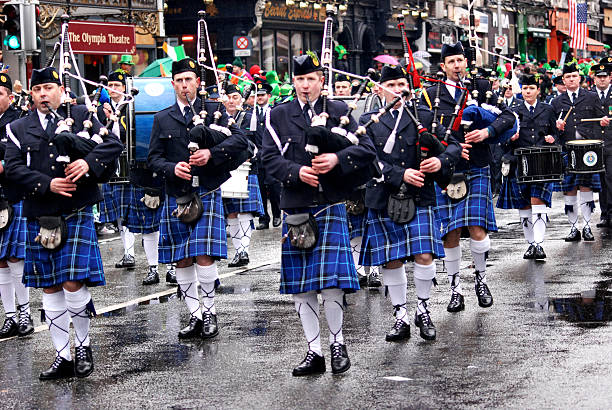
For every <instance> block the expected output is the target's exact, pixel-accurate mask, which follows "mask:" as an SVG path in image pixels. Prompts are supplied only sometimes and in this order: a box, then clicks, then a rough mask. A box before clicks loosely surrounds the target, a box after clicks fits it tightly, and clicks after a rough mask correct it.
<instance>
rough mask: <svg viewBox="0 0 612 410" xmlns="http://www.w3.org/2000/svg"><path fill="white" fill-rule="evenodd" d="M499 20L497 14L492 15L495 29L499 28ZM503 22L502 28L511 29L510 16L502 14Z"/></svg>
mask: <svg viewBox="0 0 612 410" xmlns="http://www.w3.org/2000/svg"><path fill="white" fill-rule="evenodd" d="M497 20H498V18H497V13H493V15H492V21H493V27H499V26H498V24H497ZM501 21H502V28H505V29H510V16H509V15H508V14H507V13H502V16H501Z"/></svg>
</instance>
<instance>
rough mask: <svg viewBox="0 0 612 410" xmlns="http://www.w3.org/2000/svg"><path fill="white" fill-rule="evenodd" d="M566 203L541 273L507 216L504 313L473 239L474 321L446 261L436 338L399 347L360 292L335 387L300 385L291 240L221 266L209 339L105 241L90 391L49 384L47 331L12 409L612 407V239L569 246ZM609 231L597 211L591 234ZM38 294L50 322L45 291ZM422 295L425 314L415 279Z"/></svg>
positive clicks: (266, 238) (39, 336) (500, 264)
mask: <svg viewBox="0 0 612 410" xmlns="http://www.w3.org/2000/svg"><path fill="white" fill-rule="evenodd" d="M554 204H555V205H556V207H555V209H554V210H553V212H552V213H551V223H550V224H549V228H548V231H547V235H546V236H547V241H546V243H545V250H546V253H547V254H548V259H547V260H546V262H543V263H540V262H538V263H536V262H532V261H525V260H523V259H522V254H523V252H524V251H525V249H526V246H525V245H524V241H523V237H522V231H521V228H520V225H519V224H518V223H516V222H517V221H518V215H517V212H516V211H499V210H498V212H497V218H498V225H499V226H500V232H499V233H497V234H494V235H492V239H493V241H492V243H493V248H492V250H491V252H490V259H489V261H488V263H489V265H490V266H489V267H488V275H487V277H488V281H489V285H490V287H491V289H492V293H493V295H494V298H495V304H494V305H493V307H491V308H489V309H482V308H479V307H478V305H477V303H476V298H475V295H474V292H473V279H472V274H471V270H470V268H469V264H470V263H471V262H470V255H469V251H465V249H466V247H467V246H468V243H466V242H464V244H463V246H464V252H463V258H464V260H463V263H462V268H463V269H462V277H463V288H464V290H465V294H466V310H465V311H464V312H461V313H457V314H451V313H448V312H446V304H447V302H448V296H449V293H448V281H447V278H446V274H445V273H444V272H441V265H439V269H438V270H439V272H438V280H439V282H440V286H439V287H438V288H437V289H435V290H434V292H433V295H432V299H431V302H432V303H431V310H432V317H433V320H434V323H435V324H436V326H437V329H438V338H437V340H436V341H435V342H425V341H423V340H421V339H420V338H419V336H418V329H417V330H416V331H415V326H412V338H411V339H410V340H409V341H407V342H405V343H393V344H392V343H387V342H385V341H384V335H385V332H386V331H387V330H388V328H389V327H390V326H391V325H392V323H393V320H392V317H391V313H392V312H391V311H392V309H391V306H390V302H389V301H388V300H386V299H385V298H384V292H383V291H382V290H380V291H378V290H377V291H370V290H364V291H360V292H358V293H356V294H354V295H350V296H349V297H348V302H349V304H350V306H349V308H348V310H347V313H346V316H345V318H346V321H345V329H344V334H345V339H346V341H347V346H348V351H349V355H350V357H351V360H352V363H353V366H352V368H351V369H350V370H349V371H348V372H347V373H345V374H343V375H334V376H332V374H331V371H330V369H329V364H328V372H327V373H326V374H324V375H320V376H313V377H307V378H294V377H292V376H291V369H292V368H293V366H295V365H296V364H297V363H299V362H300V360H301V359H302V357H303V355H304V354H305V351H306V343H305V341H304V337H303V333H302V330H301V326H300V323H299V321H298V319H297V316H296V314H295V312H294V309H293V303H292V301H291V298H290V297H288V296H283V295H279V294H278V277H279V268H280V264H279V262H280V245H279V241H278V238H279V237H280V232H279V230H278V229H274V230H269V231H258V232H255V233H254V236H253V245H252V248H253V249H252V250H251V261H252V262H251V265H250V266H251V267H257V266H259V267H257V268H256V269H253V270H249V271H246V272H240V271H239V270H235V269H229V268H227V266H226V262H224V263H222V265H221V274H222V277H223V279H222V288H221V289H220V291H219V293H218V298H217V302H216V303H217V310H218V314H219V322H220V325H221V330H220V334H219V336H218V337H217V338H215V339H213V340H211V341H207V342H200V341H194V342H181V341H179V340H178V338H177V332H178V330H179V329H180V327H181V325H182V324H184V323H185V322H186V320H187V315H188V312H187V309H186V307H185V305H184V303H183V302H182V301H179V300H177V299H176V298H175V297H174V295H173V294H172V293H173V288H172V287H170V286H167V285H166V284H165V283H164V282H163V279H162V283H160V284H159V285H156V286H151V287H145V286H142V285H141V283H140V282H141V280H142V277H143V276H144V273H145V265H146V262H145V259H144V254H143V251H142V248H141V247H140V246H137V260H138V263H139V266H138V269H137V270H134V271H120V270H117V269H115V268H114V267H113V266H114V262H115V260H116V259H118V258H119V257H120V254H121V252H122V250H121V244H120V241H119V240H117V239H113V238H104V239H103V241H104V243H103V244H102V245H101V247H102V250H103V257H104V260H105V266H106V267H107V268H106V272H107V281H108V285H107V286H106V287H105V288H102V289H94V290H93V292H92V293H93V294H94V298H95V302H96V307H97V310H98V311H99V313H100V312H105V313H102V314H100V315H99V316H98V317H97V318H96V319H95V320H94V321H93V324H92V331H91V337H92V346H93V349H94V358H95V364H96V371H95V372H94V373H93V374H92V375H91V376H90V377H89V378H87V379H84V380H79V379H74V380H66V381H57V382H46V383H41V382H39V381H38V374H39V372H40V371H41V370H42V369H44V368H46V366H48V365H49V364H50V362H51V360H52V358H53V354H54V349H53V348H52V345H51V343H50V338H49V335H48V332H47V331H46V330H41V331H37V332H36V333H35V334H34V335H33V336H31V337H28V338H26V339H19V340H18V339H12V340H8V341H3V342H0V352H1V357H2V360H1V361H0V407H2V408H269V409H270V408H274V409H276V408H441V407H446V408H448V407H456V408H468V407H498V408H499V407H501V408H508V407H513V408H514V407H516V408H569V407H572V408H573V407H578V406H580V407H586V408H609V407H610V405H611V404H612V377H610V374H611V371H612V337H611V336H612V331H611V328H610V327H609V326H608V324H607V322H606V321H607V320H610V319H612V303H611V300H612V299H610V295H612V294H611V293H609V292H608V288H609V287H610V286H611V285H612V258H611V257H610V247H612V237H611V235H612V230H611V232H610V233H608V232H607V231H605V230H600V229H597V228H594V233H595V236H596V238H597V239H596V241H595V242H593V243H584V242H580V243H569V244H568V243H565V242H564V241H563V237H564V236H565V235H566V233H567V231H568V225H567V222H566V219H565V217H564V215H562V209H563V206H562V197H555V201H554ZM598 220H599V215H598V213H597V214H595V215H594V217H593V226H594V224H595V222H596V221H598ZM230 249H231V247H230ZM231 253H232V252H231ZM160 272H161V273H164V272H165V269H164V268H163V267H160ZM236 272H239V273H236ZM410 277H411V276H409V278H410ZM31 294H32V299H33V301H32V306H33V310H34V312H37V311H38V309H39V308H40V291H37V290H33V291H32V292H31ZM149 295H154V296H156V297H154V298H151V296H149ZM408 297H409V301H410V303H414V302H413V301H414V298H415V296H414V288H413V285H412V283H411V280H409V288H408ZM322 312H323V311H322ZM35 316H37V315H35ZM321 322H322V335H323V338H322V344H323V345H324V346H325V345H326V340H327V334H328V333H327V329H326V325H325V322H324V320H323V318H322V321H321ZM35 323H36V324H37V325H40V322H39V318H38V317H35ZM41 329H44V327H41ZM324 354H326V356H329V353H328V351H327V350H325V347H324Z"/></svg>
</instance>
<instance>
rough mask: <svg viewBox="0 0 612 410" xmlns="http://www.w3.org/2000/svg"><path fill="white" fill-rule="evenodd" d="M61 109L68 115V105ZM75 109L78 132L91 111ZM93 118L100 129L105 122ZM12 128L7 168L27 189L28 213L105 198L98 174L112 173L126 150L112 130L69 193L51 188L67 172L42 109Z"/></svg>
mask: <svg viewBox="0 0 612 410" xmlns="http://www.w3.org/2000/svg"><path fill="white" fill-rule="evenodd" d="M58 113H59V114H60V115H61V116H66V112H65V108H64V107H60V108H59V109H58ZM71 113H72V118H74V125H73V127H72V130H73V132H74V133H78V132H79V131H82V130H83V121H85V120H86V119H87V117H88V115H89V112H88V110H87V107H85V106H84V105H74V106H72V107H71ZM92 121H93V127H92V131H93V132H94V133H98V131H99V130H100V128H101V127H102V125H101V124H100V122H99V121H98V120H97V118H95V116H94V118H93V119H92ZM10 130H11V133H12V135H11V134H9V142H8V145H7V148H6V155H5V171H6V176H7V178H9V179H10V180H11V181H13V182H14V183H16V184H18V185H19V186H20V189H21V191H22V192H23V199H24V206H23V212H24V216H26V217H28V218H32V217H36V216H43V215H65V214H69V213H71V212H72V211H74V210H77V209H80V208H82V207H84V206H87V205H93V204H95V203H98V202H100V201H101V200H102V195H101V194H100V190H99V189H98V178H100V177H102V176H103V175H104V173H105V172H106V173H108V168H109V167H114V164H115V161H116V160H117V158H118V157H119V155H120V154H121V151H122V150H123V144H121V141H119V138H117V136H116V135H114V134H111V133H109V134H108V135H106V136H104V137H102V140H103V142H102V143H100V144H98V145H97V146H96V147H95V148H94V149H93V150H92V151H91V152H90V153H89V154H88V155H87V156H86V157H85V158H84V160H85V161H86V162H87V164H88V165H89V172H88V176H83V177H81V179H80V180H79V181H78V183H77V190H76V191H75V192H72V197H65V196H62V195H59V194H55V193H53V192H51V190H50V189H49V187H50V184H51V180H52V179H53V178H64V177H65V173H64V168H63V167H62V165H61V164H59V163H58V162H57V161H56V157H57V155H58V153H57V149H56V148H55V146H54V145H53V138H51V137H49V136H48V135H47V133H46V132H45V130H44V129H43V128H42V125H41V123H40V119H39V117H38V113H37V112H36V111H33V112H31V113H30V114H29V115H28V116H26V117H24V118H21V119H19V120H17V121H14V122H13V123H11V124H10Z"/></svg>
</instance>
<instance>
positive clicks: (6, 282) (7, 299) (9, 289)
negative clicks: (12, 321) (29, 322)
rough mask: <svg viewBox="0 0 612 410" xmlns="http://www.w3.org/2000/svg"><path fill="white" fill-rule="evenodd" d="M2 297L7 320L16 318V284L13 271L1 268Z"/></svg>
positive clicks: (0, 287) (0, 286)
mask: <svg viewBox="0 0 612 410" xmlns="http://www.w3.org/2000/svg"><path fill="white" fill-rule="evenodd" d="M0 297H1V298H2V306H3V307H4V313H5V314H6V317H7V318H14V317H15V284H14V281H13V276H12V275H11V270H10V269H9V268H0Z"/></svg>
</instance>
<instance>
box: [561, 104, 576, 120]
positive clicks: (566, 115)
mask: <svg viewBox="0 0 612 410" xmlns="http://www.w3.org/2000/svg"><path fill="white" fill-rule="evenodd" d="M573 109H574V107H570V109H569V111H568V112H567V114H565V118H563V122H567V117H569V115H570V113H571V112H572V110H573Z"/></svg>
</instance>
